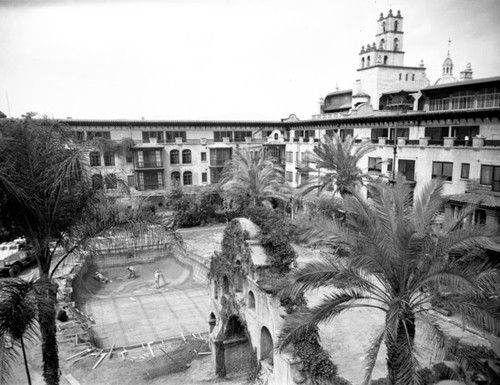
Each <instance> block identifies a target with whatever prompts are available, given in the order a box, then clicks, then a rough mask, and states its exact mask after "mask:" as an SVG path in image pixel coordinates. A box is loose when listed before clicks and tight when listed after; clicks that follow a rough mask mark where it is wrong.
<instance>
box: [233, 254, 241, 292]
mask: <svg viewBox="0 0 500 385" xmlns="http://www.w3.org/2000/svg"><path fill="white" fill-rule="evenodd" d="M235 267H236V269H235V270H236V271H235V273H234V290H235V291H236V292H238V293H241V292H242V291H243V272H242V271H241V262H240V261H236V263H235Z"/></svg>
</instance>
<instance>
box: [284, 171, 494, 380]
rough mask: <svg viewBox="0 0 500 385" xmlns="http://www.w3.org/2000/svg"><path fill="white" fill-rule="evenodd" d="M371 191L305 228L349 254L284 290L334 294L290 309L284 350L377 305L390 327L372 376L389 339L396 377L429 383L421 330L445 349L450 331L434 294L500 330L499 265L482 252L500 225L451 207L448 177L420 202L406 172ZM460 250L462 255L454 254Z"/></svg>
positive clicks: (371, 357) (309, 267)
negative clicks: (420, 351) (422, 366)
mask: <svg viewBox="0 0 500 385" xmlns="http://www.w3.org/2000/svg"><path fill="white" fill-rule="evenodd" d="M368 189H369V190H370V196H371V199H370V200H366V199H364V198H362V197H361V196H359V195H357V194H355V195H354V196H353V197H350V198H348V199H346V202H345V204H346V213H347V215H346V218H345V220H344V221H343V222H341V221H339V220H332V221H330V222H329V225H328V226H326V225H325V222H324V221H323V222H322V223H321V228H316V229H313V230H311V231H309V232H308V233H305V234H302V239H303V240H307V241H308V243H310V244H323V245H325V244H328V245H333V246H335V248H336V250H337V254H339V255H342V256H343V257H342V258H341V257H338V256H336V255H333V256H327V257H326V256H325V257H323V258H322V259H320V260H318V261H315V262H310V263H307V264H305V265H303V266H301V267H299V268H298V269H297V270H295V271H293V272H292V274H291V278H290V282H289V283H288V285H286V287H285V288H284V289H283V292H284V293H285V294H287V295H291V296H292V297H293V296H295V295H299V294H303V293H305V292H307V291H309V290H313V289H318V288H320V287H324V288H329V289H330V293H329V294H327V295H326V296H324V297H323V299H322V301H321V303H319V304H318V305H317V306H315V307H313V308H311V309H309V310H308V311H307V312H304V313H301V314H298V315H293V314H292V315H290V316H288V317H287V318H286V319H285V327H284V329H283V331H282V334H281V336H280V342H279V346H280V348H281V349H284V348H285V347H286V346H287V345H288V344H289V343H291V342H294V341H295V340H300V338H302V336H303V335H304V334H305V333H306V332H307V331H308V330H311V329H314V328H315V327H317V326H318V324H320V323H324V322H329V321H330V320H332V319H333V318H334V317H336V316H337V315H338V314H340V313H341V312H343V311H345V310H348V309H352V308H356V307H367V308H370V309H372V310H373V311H380V312H383V313H384V314H385V324H384V328H383V329H382V330H381V331H380V333H378V334H377V335H376V336H375V338H374V342H373V345H372V346H371V348H370V349H369V351H368V352H367V361H366V363H367V368H366V370H367V374H366V380H365V382H364V384H368V383H369V382H368V381H369V380H370V376H371V372H372V370H373V367H374V365H375V359H376V356H377V354H378V351H379V348H380V346H381V344H382V343H385V344H386V346H387V366H388V373H389V376H388V380H389V384H391V385H394V384H398V385H399V384H417V383H419V378H418V369H419V362H418V360H417V354H416V347H415V343H414V340H415V335H416V330H417V327H418V328H419V330H421V331H423V330H425V331H426V332H427V333H430V335H431V336H432V337H433V338H432V339H431V340H433V341H434V342H435V343H436V345H437V348H438V350H440V351H445V350H446V344H445V338H444V335H443V333H442V331H441V329H440V328H439V325H438V324H437V323H436V321H435V319H433V318H432V317H430V316H429V313H428V311H429V309H430V304H431V302H432V301H433V300H434V299H437V298H439V299H440V300H444V301H445V302H446V305H447V307H448V308H450V309H451V310H452V311H454V312H456V313H458V314H461V315H462V316H463V317H464V320H465V321H466V322H467V323H469V324H472V325H475V326H477V327H480V328H481V329H482V330H485V331H487V332H489V333H495V334H498V333H499V332H500V316H499V313H498V304H495V302H494V300H493V299H492V298H494V296H495V295H496V296H498V294H499V288H500V275H499V272H498V270H495V269H494V268H492V267H491V266H489V265H487V264H485V263H484V261H483V260H482V259H481V258H478V257H480V256H481V255H482V253H484V250H483V249H482V247H483V246H484V245H486V244H488V243H489V242H491V239H492V237H494V236H495V235H497V230H496V229H495V228H491V227H489V226H487V225H482V224H471V223H470V222H469V223H468V222H464V219H465V218H466V216H467V215H469V214H470V213H471V210H473V208H469V209H467V210H464V212H463V213H462V215H461V216H460V217H459V218H451V217H450V218H446V220H445V221H444V223H442V224H440V223H439V222H438V220H437V219H438V218H439V216H441V215H442V208H443V204H444V202H445V198H444V197H443V196H442V189H443V185H442V182H437V181H433V182H432V183H429V184H428V185H427V186H425V188H423V190H422V191H421V194H420V196H419V197H416V198H415V201H413V199H414V198H413V192H412V190H411V189H410V188H409V187H408V186H407V185H406V184H405V183H404V182H403V181H402V180H398V181H397V182H396V183H395V184H394V185H390V184H384V183H374V184H370V185H369V186H368ZM457 252H458V253H459V257H457V258H452V257H451V255H454V254H455V255H457Z"/></svg>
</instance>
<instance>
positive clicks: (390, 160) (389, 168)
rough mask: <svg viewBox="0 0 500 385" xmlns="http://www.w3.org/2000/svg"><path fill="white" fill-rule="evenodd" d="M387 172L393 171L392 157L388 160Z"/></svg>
mask: <svg viewBox="0 0 500 385" xmlns="http://www.w3.org/2000/svg"><path fill="white" fill-rule="evenodd" d="M387 172H392V159H388V160H387Z"/></svg>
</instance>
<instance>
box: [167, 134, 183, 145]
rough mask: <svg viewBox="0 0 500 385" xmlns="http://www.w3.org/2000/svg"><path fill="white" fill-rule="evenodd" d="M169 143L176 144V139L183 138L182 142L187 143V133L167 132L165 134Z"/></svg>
mask: <svg viewBox="0 0 500 385" xmlns="http://www.w3.org/2000/svg"><path fill="white" fill-rule="evenodd" d="M165 137H166V142H167V143H175V142H176V138H182V141H183V142H185V141H186V131H167V132H166V133H165Z"/></svg>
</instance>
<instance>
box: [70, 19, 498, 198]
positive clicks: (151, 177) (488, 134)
mask: <svg viewBox="0 0 500 385" xmlns="http://www.w3.org/2000/svg"><path fill="white" fill-rule="evenodd" d="M376 25H377V33H376V35H375V40H376V41H375V42H374V43H373V44H369V45H367V46H366V47H363V48H362V49H361V52H360V53H359V57H360V65H359V68H358V75H359V79H358V80H357V81H356V84H355V87H354V89H352V90H344V91H338V90H337V91H335V92H332V93H331V94H329V95H328V96H327V97H326V98H325V99H324V100H322V105H321V108H320V113H319V114H317V115H314V116H312V118H311V119H307V120H299V119H298V118H297V117H296V116H295V115H293V114H292V115H291V116H290V117H289V118H287V119H282V120H281V121H275V122H250V121H234V122H227V121H224V122H217V121H204V122H199V121H143V120H139V121H95V120H67V121H66V123H67V124H68V125H69V126H70V127H72V128H73V129H74V130H75V131H76V138H77V139H78V140H79V141H80V143H81V144H82V145H85V144H87V145H88V144H92V146H88V147H87V148H88V152H89V163H90V165H91V167H92V169H93V170H94V172H95V174H96V176H95V183H96V184H100V185H102V186H103V187H105V188H107V189H109V190H110V192H112V191H113V190H114V189H116V188H117V183H116V179H118V178H119V179H121V180H125V181H127V184H128V186H129V187H130V189H131V192H132V194H133V195H137V196H144V197H147V198H148V199H150V200H151V201H153V202H155V204H158V205H162V204H163V203H164V197H165V195H166V193H167V192H168V191H170V190H171V189H172V187H173V186H174V185H176V184H179V185H181V186H185V187H186V188H187V189H189V188H190V187H191V186H207V185H210V184H215V183H217V182H218V180H219V177H220V174H221V172H222V169H223V166H224V163H225V162H226V161H227V160H229V159H231V157H232V156H233V154H234V151H236V149H237V148H251V149H255V150H257V149H260V148H262V147H263V148H264V149H265V154H267V155H268V156H272V157H273V158H275V159H276V160H277V162H278V163H279V164H280V165H281V166H282V167H283V169H284V172H285V178H286V180H287V182H288V183H290V184H291V185H292V186H294V187H298V186H300V185H301V184H302V183H304V182H305V181H306V180H307V179H308V178H310V177H312V176H314V175H317V174H318V173H320V172H321V170H316V168H315V165H314V164H312V163H310V162H309V160H308V156H307V154H308V152H310V151H312V149H313V148H314V145H315V143H317V142H318V141H320V140H322V138H323V137H324V136H325V135H331V134H332V133H333V132H337V133H339V135H340V136H341V137H345V136H347V135H352V136H355V137H356V138H357V139H356V140H357V142H359V143H361V142H368V143H369V144H370V145H371V146H372V149H373V151H372V152H371V153H370V154H368V155H367V156H366V157H365V158H364V159H362V161H361V164H360V165H359V166H360V168H361V169H362V170H364V171H367V172H370V173H372V174H374V175H376V176H378V175H382V176H386V177H387V178H389V179H393V178H394V177H395V176H396V174H402V175H403V176H404V177H405V178H406V180H407V181H408V182H411V183H412V185H414V186H415V189H416V192H417V193H418V191H419V190H420V188H421V187H422V186H423V185H424V184H425V183H426V182H428V181H430V180H432V179H433V178H443V179H444V180H445V193H446V194H449V195H453V194H455V195H456V194H464V193H466V192H467V191H473V190H478V191H479V190H480V191H481V192H482V194H487V195H488V194H489V195H491V196H496V195H497V193H500V122H499V119H500V77H493V78H486V79H476V80H473V79H472V69H471V65H470V63H469V64H468V65H467V68H466V69H465V70H464V71H462V72H463V74H462V73H461V76H460V79H456V78H453V81H452V82H451V81H448V80H449V78H450V77H452V76H453V72H452V70H453V62H452V60H451V58H450V55H449V51H448V56H447V57H446V59H445V61H444V63H443V76H442V78H440V79H441V80H439V81H437V82H436V83H437V84H435V85H432V86H430V85H429V84H430V82H429V80H428V79H427V77H426V74H425V68H424V67H423V65H420V66H416V67H406V66H405V65H404V51H403V35H404V31H403V17H402V16H401V13H400V12H399V11H398V12H397V14H396V15H394V14H393V13H392V11H389V13H388V14H387V15H386V16H384V15H383V14H381V15H380V18H379V19H378V20H377V23H376ZM445 78H446V79H445ZM445 80H446V81H445ZM96 143H97V145H96ZM307 170H310V171H309V172H308V171H307Z"/></svg>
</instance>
